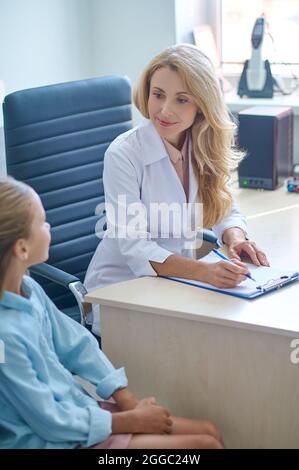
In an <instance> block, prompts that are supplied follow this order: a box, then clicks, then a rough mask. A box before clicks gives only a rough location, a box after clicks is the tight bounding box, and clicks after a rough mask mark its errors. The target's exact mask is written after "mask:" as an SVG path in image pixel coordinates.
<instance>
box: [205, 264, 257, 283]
mask: <svg viewBox="0 0 299 470" xmlns="http://www.w3.org/2000/svg"><path fill="white" fill-rule="evenodd" d="M201 268H202V270H201V275H200V281H203V282H207V283H208V284H212V285H213V286H215V287H218V288H220V289H229V288H232V287H236V286H237V285H238V284H240V282H242V281H244V280H245V279H246V277H245V274H248V268H247V266H246V264H245V263H242V262H241V261H238V260H235V259H234V260H232V262H231V263H230V262H227V261H219V262H217V263H202V266H201Z"/></svg>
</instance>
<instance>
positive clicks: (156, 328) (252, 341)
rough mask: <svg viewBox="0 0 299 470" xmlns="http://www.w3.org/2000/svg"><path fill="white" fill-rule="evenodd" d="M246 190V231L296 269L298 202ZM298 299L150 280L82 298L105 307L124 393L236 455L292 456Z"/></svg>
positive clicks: (298, 387) (296, 290) (293, 294)
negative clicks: (218, 433) (266, 451)
mask: <svg viewBox="0 0 299 470" xmlns="http://www.w3.org/2000/svg"><path fill="white" fill-rule="evenodd" d="M243 191H244V190H242V192H241V193H240V194H239V196H240V197H239V198H238V199H239V202H240V205H241V207H243V209H244V206H246V204H247V203H246V202H245V200H247V202H248V200H249V199H250V198H251V199H252V200H254V201H255V203H256V207H255V210H256V214H251V215H252V217H251V218H249V229H250V232H251V233H254V234H255V237H254V238H255V239H256V241H257V242H258V243H259V244H260V245H261V246H263V247H265V249H266V251H267V253H268V255H269V258H270V260H271V262H272V264H273V265H276V266H281V267H286V268H290V267H295V268H297V269H298V268H299V250H298V244H299V196H297V195H288V194H286V193H285V192H284V191H285V190H281V198H279V197H278V195H279V193H276V192H259V191H257V192H256V191H254V190H253V191H251V194H249V193H248V198H246V197H245V196H246V194H245V196H244V192H243ZM245 191H246V192H248V191H250V190H245ZM243 196H244V200H243V201H242V198H243ZM289 196H293V197H291V198H290V197H289ZM276 198H277V202H275V204H274V203H273V201H274V200H276ZM282 200H284V202H283V201H282ZM277 205H278V207H276V206H277ZM273 206H274V207H273ZM292 206H293V207H292ZM277 210H278V211H277ZM273 211H274V212H273ZM275 211H277V212H275ZM247 212H248V211H247ZM249 212H250V211H249ZM262 214H264V215H262ZM298 299H299V283H296V284H294V285H292V286H289V287H287V288H284V289H282V290H280V291H277V292H275V293H271V294H268V295H266V296H264V297H262V298H259V299H256V300H253V301H246V300H241V299H237V298H234V297H229V296H225V295H222V294H218V293H214V292H209V291H206V290H204V289H196V288H194V287H191V286H187V285H183V284H178V283H175V282H172V281H168V280H166V279H161V278H149V277H148V278H141V279H136V280H133V281H128V282H123V283H120V284H115V285H113V286H109V287H106V288H103V289H98V290H97V291H95V292H93V293H91V294H89V295H88V296H87V300H89V301H92V302H96V303H100V304H101V324H102V341H103V349H104V351H105V353H106V354H107V355H108V356H109V357H110V359H111V360H112V362H113V363H114V364H115V365H116V366H121V365H125V367H126V371H127V374H128V377H129V383H130V388H131V389H132V390H134V391H135V392H136V393H137V394H138V395H139V396H140V397H143V396H151V395H153V396H156V398H157V399H158V401H160V402H161V403H163V404H164V405H166V406H168V407H169V409H170V410H171V412H172V413H174V414H179V415H182V416H186V417H197V418H207V419H211V420H212V421H214V422H215V423H217V425H218V426H219V427H220V429H221V430H222V432H223V435H224V440H225V443H226V445H227V447H233V448H281V447H282V448H287V447H296V448H297V447H298V443H299V417H298V411H297V410H298V398H299V364H293V363H292V362H291V360H290V353H291V351H292V349H291V347H290V343H291V341H292V339H294V338H299V311H298ZM298 356H299V354H298Z"/></svg>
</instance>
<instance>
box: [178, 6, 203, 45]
mask: <svg viewBox="0 0 299 470" xmlns="http://www.w3.org/2000/svg"><path fill="white" fill-rule="evenodd" d="M207 10H208V8H207V1H206V0H175V25H176V42H177V43H182V42H191V43H192V42H193V28H194V26H198V25H200V24H203V23H206V22H207V15H208V11H207Z"/></svg>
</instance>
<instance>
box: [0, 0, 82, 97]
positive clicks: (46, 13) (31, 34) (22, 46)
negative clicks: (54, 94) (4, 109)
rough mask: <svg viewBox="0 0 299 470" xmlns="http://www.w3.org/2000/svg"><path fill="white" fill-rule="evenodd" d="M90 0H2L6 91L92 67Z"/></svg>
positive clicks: (0, 38)
mask: <svg viewBox="0 0 299 470" xmlns="http://www.w3.org/2000/svg"><path fill="white" fill-rule="evenodd" d="M88 4H89V0H0V57H1V60H0V79H2V80H4V83H5V90H6V94H7V93H10V92H12V91H15V90H19V89H22V88H29V87H35V86H39V85H47V84H50V83H56V82H60V81H67V80H75V79H77V78H78V79H81V78H84V77H86V76H88V74H89V72H90V66H91V64H90V60H91V49H90V37H89V36H90V10H89V8H87V7H86V6H87V5H88Z"/></svg>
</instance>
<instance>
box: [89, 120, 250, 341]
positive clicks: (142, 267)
mask: <svg viewBox="0 0 299 470" xmlns="http://www.w3.org/2000/svg"><path fill="white" fill-rule="evenodd" d="M190 139H191V137H190ZM103 182H104V190H105V201H106V202H107V203H110V204H112V206H113V207H115V208H116V207H117V202H118V196H119V195H120V194H125V195H126V201H127V203H138V204H140V202H142V204H143V205H144V207H145V208H146V209H147V210H148V212H147V214H149V212H150V207H149V205H150V203H152V202H157V203H163V202H164V203H169V204H171V203H174V202H176V203H178V204H179V205H182V204H183V203H186V202H187V201H186V195H185V192H184V189H183V186H182V184H181V182H180V180H179V178H178V175H177V173H176V171H175V169H174V167H173V165H172V163H171V161H170V158H169V156H168V154H167V151H166V149H165V146H164V144H163V141H162V140H161V138H160V136H159V134H158V132H157V131H156V129H155V127H154V125H153V124H152V123H151V121H148V120H145V121H144V122H143V123H142V124H141V125H139V126H137V127H135V128H134V129H132V130H129V131H128V132H125V133H124V134H122V135H120V136H119V137H117V139H115V140H114V142H112V144H111V145H110V146H109V148H108V149H107V151H106V154H105V159H104V174H103ZM197 194H198V184H197V178H196V176H195V174H194V172H193V167H192V163H191V145H189V201H188V202H189V203H191V202H196V201H197ZM141 225H143V227H144V230H143V232H147V233H146V234H143V238H134V239H132V238H114V239H113V238H104V239H103V240H102V241H101V242H100V243H99V245H98V247H97V249H96V252H95V254H94V256H93V258H92V260H91V263H90V265H89V267H88V271H87V273H86V278H85V286H86V288H87V290H88V291H90V290H93V289H96V288H98V287H103V286H107V285H109V284H113V283H116V282H120V281H124V280H129V279H134V278H137V277H141V276H156V272H155V271H154V269H153V268H152V266H151V264H150V261H156V262H160V263H163V262H164V261H165V260H166V259H167V257H168V256H170V255H171V254H173V253H176V254H180V255H185V256H186V255H187V256H188V250H187V251H186V249H185V245H184V242H185V239H184V238H183V237H182V238H171V237H170V238H161V237H160V234H159V227H153V226H152V225H151V226H150V229H151V232H149V220H148V217H146V215H145V216H144V220H143V224H141ZM230 227H240V228H241V229H242V230H244V231H245V232H247V225H246V221H245V217H244V216H243V215H242V214H241V213H240V211H239V209H238V207H237V206H236V204H235V203H233V207H232V210H231V212H230V214H229V215H227V216H226V217H225V218H224V219H223V220H222V221H221V222H220V223H219V224H217V225H215V226H214V227H213V230H214V232H215V233H216V235H217V237H218V238H219V240H221V238H222V234H223V232H224V230H226V229H227V228H230ZM93 331H94V332H95V333H96V334H99V318H98V313H97V309H96V308H94V318H93Z"/></svg>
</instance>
